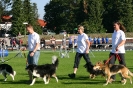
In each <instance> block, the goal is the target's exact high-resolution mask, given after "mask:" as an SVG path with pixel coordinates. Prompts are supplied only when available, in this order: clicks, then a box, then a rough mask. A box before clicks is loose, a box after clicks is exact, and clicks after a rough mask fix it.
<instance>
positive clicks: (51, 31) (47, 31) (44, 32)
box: [43, 29, 56, 35]
mask: <svg viewBox="0 0 133 88" xmlns="http://www.w3.org/2000/svg"><path fill="white" fill-rule="evenodd" d="M43 34H44V35H55V34H56V33H55V32H54V31H53V30H49V29H48V30H43Z"/></svg>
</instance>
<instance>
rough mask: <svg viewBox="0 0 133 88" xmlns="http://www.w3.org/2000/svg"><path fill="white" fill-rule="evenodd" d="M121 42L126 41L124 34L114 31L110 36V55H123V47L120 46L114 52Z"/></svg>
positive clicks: (120, 31)
mask: <svg viewBox="0 0 133 88" xmlns="http://www.w3.org/2000/svg"><path fill="white" fill-rule="evenodd" d="M122 40H126V37H125V33H124V32H123V31H122V30H119V31H114V33H113V34H112V51H111V52H112V53H125V46H124V45H122V46H120V47H119V48H118V51H117V52H116V47H117V46H118V45H119V44H120V42H121V41H122Z"/></svg>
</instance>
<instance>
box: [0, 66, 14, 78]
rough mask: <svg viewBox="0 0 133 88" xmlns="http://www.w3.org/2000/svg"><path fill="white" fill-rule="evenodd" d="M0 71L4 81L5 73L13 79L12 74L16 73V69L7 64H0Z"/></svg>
mask: <svg viewBox="0 0 133 88" xmlns="http://www.w3.org/2000/svg"><path fill="white" fill-rule="evenodd" d="M0 73H1V74H2V75H3V76H4V78H5V79H4V81H6V80H7V76H6V75H7V74H8V75H10V76H11V77H12V80H14V76H15V75H16V71H14V70H13V68H12V67H11V66H10V65H8V64H0Z"/></svg>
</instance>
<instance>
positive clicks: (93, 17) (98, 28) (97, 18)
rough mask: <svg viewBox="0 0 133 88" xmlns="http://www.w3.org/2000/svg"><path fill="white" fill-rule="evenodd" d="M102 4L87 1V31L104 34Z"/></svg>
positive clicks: (95, 0) (100, 2) (92, 0)
mask: <svg viewBox="0 0 133 88" xmlns="http://www.w3.org/2000/svg"><path fill="white" fill-rule="evenodd" d="M103 11H104V8H103V3H102V0H88V19H87V21H88V24H89V28H88V31H89V32H92V33H96V32H98V33H101V32H105V30H104V29H103V25H102V21H103V18H102V16H103Z"/></svg>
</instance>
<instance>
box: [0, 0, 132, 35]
mask: <svg viewBox="0 0 133 88" xmlns="http://www.w3.org/2000/svg"><path fill="white" fill-rule="evenodd" d="M9 8H11V9H10V10H9ZM44 12H45V14H44V17H43V19H44V20H45V21H46V22H47V25H46V28H48V29H51V30H54V31H55V32H56V33H58V32H59V31H60V30H67V31H68V32H70V33H73V32H74V30H76V28H77V26H78V25H83V26H84V27H85V32H86V33H112V32H113V31H114V30H113V24H112V23H113V22H114V21H117V20H118V21H120V22H121V23H123V25H124V26H125V27H126V29H127V30H126V31H127V32H133V0H50V2H49V3H47V4H46V5H45V6H44ZM3 15H12V18H11V20H12V28H11V29H12V34H13V35H17V34H18V33H19V32H20V33H21V34H25V25H24V24H23V23H24V22H27V23H29V24H31V25H33V26H34V29H35V31H36V32H38V33H39V34H41V33H42V28H41V27H40V26H39V25H38V23H37V19H38V17H39V15H38V9H37V4H36V3H31V2H30V0H1V1H0V16H1V17H2V16H3ZM0 22H2V19H0Z"/></svg>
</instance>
